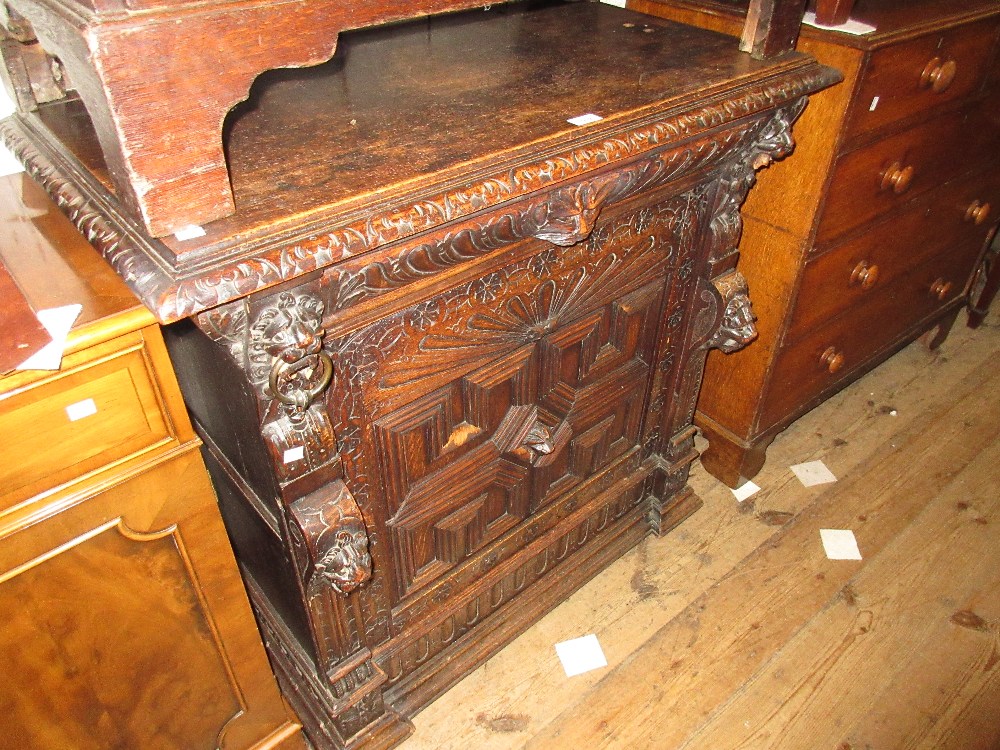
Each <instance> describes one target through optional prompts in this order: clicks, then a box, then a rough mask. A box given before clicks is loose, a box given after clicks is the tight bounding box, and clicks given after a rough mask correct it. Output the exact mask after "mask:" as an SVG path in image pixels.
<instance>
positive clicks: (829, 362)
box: [819, 346, 844, 375]
mask: <svg viewBox="0 0 1000 750" xmlns="http://www.w3.org/2000/svg"><path fill="white" fill-rule="evenodd" d="M819 361H820V362H821V363H822V365H823V366H824V367H825V368H826V369H827V372H829V373H830V374H831V375H832V374H833V373H835V372H837V370H839V369H840V368H841V367H843V366H844V355H843V354H842V353H841V352H838V351H837V349H836V348H835V347H832V346H828V347H827V348H826V351H824V352H823V353H822V354H821V355H819Z"/></svg>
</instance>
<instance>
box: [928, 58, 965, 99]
mask: <svg viewBox="0 0 1000 750" xmlns="http://www.w3.org/2000/svg"><path fill="white" fill-rule="evenodd" d="M956 72H958V64H957V63H956V62H955V61H954V60H948V61H947V62H943V61H942V60H941V58H940V57H934V58H931V60H930V61H929V62H928V63H927V64H926V65H925V66H924V69H923V71H921V73H920V88H922V89H928V88H929V89H930V90H931V91H933V92H934V93H935V94H940V93H941V92H942V91H945V90H946V89H947V88H948V87H949V86H951V82H952V81H954V80H955V73H956Z"/></svg>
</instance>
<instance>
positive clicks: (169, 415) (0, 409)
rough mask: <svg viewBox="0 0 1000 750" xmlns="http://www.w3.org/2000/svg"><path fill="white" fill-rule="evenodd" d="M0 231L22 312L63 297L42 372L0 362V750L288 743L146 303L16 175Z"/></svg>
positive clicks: (286, 720)
mask: <svg viewBox="0 0 1000 750" xmlns="http://www.w3.org/2000/svg"><path fill="white" fill-rule="evenodd" d="M0 230H2V233H3V237H4V242H3V246H2V247H0V258H2V260H3V262H4V264H5V265H6V266H7V267H8V269H9V270H10V271H11V273H12V275H13V276H14V278H15V279H17V281H18V283H19V284H20V286H21V288H22V289H23V290H24V292H25V294H26V295H27V297H28V299H29V300H30V302H31V303H32V304H33V305H34V307H35V308H36V309H45V308H51V307H61V306H63V305H73V304H79V305H80V306H81V311H80V314H79V317H78V318H77V320H76V323H75V324H74V326H73V328H72V330H71V331H70V335H69V338H68V340H67V344H66V352H65V356H64V358H63V361H62V366H61V367H60V368H59V369H58V370H53V371H47V370H44V371H43V370H27V371H19V372H18V371H16V372H12V373H8V374H7V375H4V376H3V377H0V612H2V616H3V622H4V625H3V628H2V629H0V674H3V683H2V684H0V710H2V712H3V716H4V721H3V732H2V734H0V747H3V748H10V750H36V749H37V750H50V749H51V748H70V747H72V748H79V749H80V750H89V749H92V750H103V749H104V748H109V747H136V748H138V747H184V748H205V749H206V750H207V749H208V748H230V749H231V750H236V749H237V748H245V749H246V750H249V748H258V749H261V750H263V748H279V747H280V748H284V749H286V750H290V749H291V748H302V747H304V743H303V739H302V735H301V727H300V725H299V724H298V722H297V721H294V720H292V719H291V718H290V713H289V712H288V710H287V709H286V707H285V704H284V702H283V701H282V699H281V696H280V694H279V692H278V688H277V685H276V683H275V680H274V676H273V674H272V673H271V671H270V668H269V665H268V662H267V657H266V655H265V652H264V649H263V647H262V645H261V642H260V636H259V635H258V633H257V629H256V627H255V624H254V619H253V615H252V613H251V610H250V606H249V602H248V601H247V596H246V593H245V591H244V589H243V585H242V582H241V580H240V575H239V570H238V568H237V567H236V562H235V560H234V558H233V554H232V551H231V549H230V548H229V545H228V541H227V537H226V531H225V528H224V527H223V523H222V518H221V516H220V514H219V509H218V506H217V504H216V499H215V495H214V493H213V491H212V486H211V484H210V481H209V477H208V472H207V471H206V470H205V464H204V463H203V462H202V460H201V456H200V455H199V452H198V447H199V441H198V439H197V438H196V437H195V435H194V432H193V430H192V429H191V424H190V422H189V420H188V418H187V414H186V412H185V409H184V404H183V402H182V401H181V396H180V391H179V389H178V386H177V381H176V379H175V378H174V376H173V370H172V369H171V367H170V362H169V360H168V359H167V353H166V349H165V347H164V345H163V339H162V337H161V335H160V330H159V326H158V325H157V323H156V321H155V319H154V318H153V316H152V314H151V313H150V312H149V311H148V310H146V309H145V308H144V307H142V305H141V304H140V303H139V302H138V300H136V299H135V297H134V296H133V295H132V294H131V292H129V290H128V288H127V287H126V286H125V285H124V284H123V283H122V281H121V280H120V279H119V278H118V277H117V276H116V275H115V274H114V273H113V272H112V271H111V269H110V268H109V267H108V266H107V264H106V263H105V262H104V261H103V260H102V259H101V257H100V256H99V255H98V254H97V253H96V252H95V251H94V249H93V248H92V247H90V246H89V245H88V244H87V243H86V241H85V240H84V239H83V238H82V237H81V236H80V235H79V234H78V233H77V232H76V230H75V229H74V228H73V226H72V225H71V224H70V223H69V222H68V221H67V220H66V219H65V218H64V217H63V216H62V215H61V214H60V213H59V212H58V210H57V209H56V207H55V206H54V205H53V204H52V203H51V202H50V201H49V200H48V198H47V197H46V196H45V194H44V193H43V192H42V190H41V189H40V188H39V187H37V186H36V185H35V184H34V183H33V182H32V181H31V180H29V179H24V180H23V182H22V179H21V177H20V176H18V177H7V178H2V179H0ZM3 322H4V324H6V323H7V321H3ZM4 335H5V336H7V335H11V332H9V331H5V333H4Z"/></svg>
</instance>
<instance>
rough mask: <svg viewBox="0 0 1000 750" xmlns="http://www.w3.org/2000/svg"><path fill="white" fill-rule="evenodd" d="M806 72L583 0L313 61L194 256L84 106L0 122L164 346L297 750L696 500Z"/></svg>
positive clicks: (242, 145) (267, 92)
mask: <svg viewBox="0 0 1000 750" xmlns="http://www.w3.org/2000/svg"><path fill="white" fill-rule="evenodd" d="M650 61H655V62H656V64H657V72H656V73H655V74H652V75H650V74H649V72H648V70H647V69H646V67H645V66H646V65H647V64H648V63H649V62H650ZM835 79H836V76H835V74H834V73H833V71H831V70H830V69H827V68H823V67H822V66H819V65H817V64H816V63H815V61H814V60H812V59H811V58H809V57H807V56H802V55H797V54H789V55H785V56H782V57H781V58H777V59H770V60H760V61H758V60H753V59H751V58H750V57H749V56H748V55H745V54H741V53H739V52H738V51H737V50H736V45H735V44H734V43H733V41H732V40H731V39H729V38H727V37H724V36H722V35H718V34H711V33H707V32H704V31H701V30H698V29H693V28H689V27H681V26H678V25H675V24H671V23H669V22H665V21H653V22H652V23H648V22H647V20H646V19H644V18H643V17H642V16H640V15H638V14H635V13H632V12H628V11H625V10H622V9H618V8H613V7H610V6H608V5H606V4H603V3H552V2H550V3H525V4H515V5H500V6H495V7H493V8H492V9H490V10H489V11H486V12H482V11H480V12H476V13H469V14H463V15H454V16H449V17H439V18H433V19H428V20H423V21H419V22H416V23H411V24H403V25H397V26H395V27H391V28H379V29H373V30H369V31H365V32H358V33H355V34H345V35H343V36H342V38H341V41H340V49H339V51H338V57H336V58H334V60H333V61H332V62H331V63H330V64H328V65H324V66H320V67H316V68H311V69H308V70H303V71H275V72H273V73H269V74H267V75H265V76H264V78H263V79H262V80H261V81H259V82H258V85H257V86H256V87H255V90H254V92H252V95H251V100H250V102H249V104H248V106H247V107H245V108H243V109H242V110H240V111H238V112H236V113H234V115H233V116H232V117H231V118H230V120H229V122H228V123H227V127H226V137H227V141H226V142H227V152H228V155H229V171H230V173H231V174H232V177H233V188H234V195H235V199H236V209H237V210H236V213H235V214H234V216H233V217H230V218H228V219H223V220H220V221H218V222H214V223H212V224H208V225H206V226H205V227H204V230H205V236H204V237H201V238H195V239H190V240H179V239H177V238H166V239H164V240H154V239H151V238H150V237H149V236H148V235H146V234H144V233H143V231H142V229H141V228H140V227H139V226H137V225H136V224H135V223H133V222H132V221H131V220H130V218H129V213H128V211H127V210H123V209H122V207H121V204H120V202H119V201H118V196H116V194H115V193H114V192H113V191H111V190H109V189H108V185H110V184H113V181H111V180H110V179H109V178H108V176H107V171H106V169H107V168H106V165H104V164H103V162H102V160H101V158H100V151H99V149H98V148H97V145H96V143H95V135H94V134H93V133H92V130H91V129H90V127H89V125H88V123H87V120H86V117H85V114H84V110H83V107H82V106H81V105H80V102H78V101H73V100H67V101H62V102H57V103H52V104H50V105H46V106H44V107H42V106H40V107H39V108H38V110H37V111H36V112H35V113H22V114H20V115H18V116H17V117H15V118H14V119H13V120H11V121H8V122H7V123H5V124H4V125H3V126H2V130H3V133H4V138H5V140H6V141H7V142H8V143H10V144H11V145H12V147H13V149H14V150H15V152H17V153H18V154H20V156H21V157H22V159H23V160H24V162H25V163H26V164H27V166H28V169H29V171H31V173H32V174H34V175H35V176H36V177H37V178H38V179H39V180H40V181H41V182H42V183H43V184H44V185H45V186H46V188H47V189H48V190H49V192H51V193H53V194H54V195H55V196H56V197H57V200H58V201H59V202H60V203H61V205H63V206H64V208H65V210H66V211H67V212H68V213H70V215H71V216H72V217H73V218H74V220H75V221H76V223H77V225H78V226H79V227H80V228H81V230H83V231H84V232H85V233H87V234H88V236H90V237H91V240H92V242H94V244H95V245H97V246H98V247H100V248H101V249H102V251H103V252H104V255H105V257H106V258H107V259H108V260H109V261H110V262H111V263H112V264H113V265H114V267H115V268H116V269H117V270H118V271H119V273H120V274H121V275H122V276H123V277H124V278H125V279H126V280H127V281H128V282H129V283H130V285H131V286H132V287H133V288H134V289H135V290H136V291H137V293H139V294H140V295H141V296H142V298H143V300H144V301H145V302H146V304H147V305H148V306H149V307H150V309H152V310H154V311H156V313H157V314H158V316H159V317H160V319H161V320H162V321H164V322H169V323H172V325H171V326H170V327H169V328H168V345H169V347H170V350H171V355H172V358H173V360H174V363H175V366H176V368H177V370H178V376H179V378H180V380H181V384H182V387H183V389H184V394H185V399H186V401H187V404H188V406H189V408H190V410H191V413H192V415H193V417H194V419H195V421H196V424H197V427H198V429H199V432H200V434H201V436H202V437H203V439H204V441H205V444H206V448H207V453H206V455H207V458H208V463H209V468H210V471H211V472H212V476H213V479H214V480H215V486H216V488H217V490H218V492H219V495H220V501H221V504H222V508H223V514H224V516H225V518H226V522H227V527H228V529H229V533H230V536H231V538H232V541H233V544H234V545H235V548H236V550H237V553H238V557H239V559H240V562H241V565H242V569H243V572H244V576H245V579H246V581H247V585H248V587H249V589H250V591H251V597H252V600H253V603H254V606H255V609H256V612H257V615H258V620H259V622H260V625H261V628H262V630H263V633H264V636H265V641H266V644H267V647H268V651H269V653H270V656H271V658H272V662H273V664H274V667H275V669H276V671H277V673H278V676H279V679H280V681H281V683H282V685H283V687H284V690H285V693H286V695H287V696H288V698H289V700H290V701H291V702H292V704H293V706H294V707H295V708H296V710H297V712H298V713H299V715H300V717H301V718H302V721H303V723H304V725H305V727H306V730H307V732H308V733H309V736H310V739H311V740H312V741H313V742H314V743H315V744H317V745H319V746H323V747H341V748H342V747H387V746H390V745H392V744H394V743H395V742H397V741H399V740H400V739H401V738H403V737H404V736H406V734H407V733H408V732H409V731H410V724H409V717H410V716H411V715H412V714H413V713H415V712H416V711H418V710H419V709H420V708H421V707H422V706H424V705H426V704H427V703H428V702H429V701H431V700H433V699H434V698H435V697H436V696H438V695H439V694H441V693H442V692H443V691H444V690H446V689H447V688H448V687H449V686H450V685H452V684H453V683H454V682H455V681H457V680H458V679H460V678H461V677H462V676H463V675H464V674H466V673H468V672H469V671H470V670H471V669H473V668H475V667H476V666H477V665H478V664H480V663H482V662H483V661H484V660H485V659H487V658H488V657H489V656H490V655H491V654H492V653H495V652H496V651H497V650H498V649H499V648H501V647H502V646H503V645H504V644H505V643H507V642H508V641H510V640H511V639H512V638H513V637H515V636H516V635H517V634H518V633H520V632H521V631H523V630H524V629H525V628H526V627H528V625H530V624H531V623H533V622H535V621H536V620H537V619H538V618H539V617H541V615H542V614H543V613H544V612H546V611H547V610H549V609H550V608H551V607H553V606H554V605H555V604H557V603H558V602H559V601H561V600H562V599H563V598H564V597H565V596H566V595H567V594H568V593H569V592H571V591H573V590H574V589H575V588H577V587H578V586H580V585H582V583H583V582H584V581H586V580H587V579H588V578H590V577H591V576H593V575H594V574H595V573H597V572H598V571H599V570H601V569H602V568H603V567H604V566H605V565H606V564H607V563H608V562H610V561H611V560H613V559H614V558H615V557H617V556H618V555H620V554H621V553H622V552H623V551H625V550H626V549H628V548H629V547H631V546H632V545H634V544H635V543H637V542H638V541H639V540H640V539H641V538H642V537H644V536H645V535H647V534H649V533H651V532H653V533H664V532H666V531H668V530H669V529H671V528H672V527H673V526H675V525H676V524H677V523H679V522H680V521H681V520H682V519H684V518H685V517H686V516H687V515H688V514H690V513H691V512H692V511H694V510H695V509H696V508H697V507H698V505H699V501H698V500H697V498H696V497H694V496H693V494H692V492H691V491H690V489H688V488H687V486H686V481H687V472H688V467H689V465H690V463H691V461H693V460H694V458H695V457H696V453H695V451H694V449H693V439H694V429H693V427H692V422H691V420H692V416H693V413H694V401H695V397H696V395H697V391H698V387H699V383H700V379H701V372H702V368H703V366H704V358H705V354H706V352H707V350H708V349H709V348H712V347H715V346H720V347H724V348H726V349H735V348H738V347H739V346H741V345H742V344H743V343H745V342H746V341H748V340H749V339H750V338H752V336H753V329H752V324H751V322H750V320H749V316H748V312H747V305H748V302H747V299H746V294H745V290H744V286H743V283H742V280H741V279H740V277H739V276H738V274H735V273H734V272H733V268H734V266H735V263H736V255H735V238H736V236H737V235H738V233H739V228H740V216H739V210H738V207H739V204H740V203H741V202H742V200H743V198H744V197H745V195H746V192H747V191H748V190H749V188H750V186H751V184H752V182H753V180H754V170H755V168H757V167H760V166H762V165H764V164H766V163H768V162H769V161H770V160H771V159H772V158H774V157H777V156H780V155H781V154H783V153H785V152H786V151H787V150H788V148H790V146H791V138H790V127H791V123H792V121H793V120H794V119H795V117H796V116H797V115H798V114H799V112H800V111H801V108H802V106H804V104H805V100H804V97H805V95H806V94H808V93H810V92H811V91H813V90H815V89H817V88H820V87H823V86H825V85H829V84H830V83H831V82H833V81H834V80H835ZM580 115H589V116H588V117H585V118H584V120H583V124H577V123H570V122H567V120H569V119H571V118H572V119H574V120H575V119H576V118H577V117H578V116H580ZM578 122H579V121H578Z"/></svg>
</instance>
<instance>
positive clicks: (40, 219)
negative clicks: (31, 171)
mask: <svg viewBox="0 0 1000 750" xmlns="http://www.w3.org/2000/svg"><path fill="white" fill-rule="evenodd" d="M0 236H2V237H3V242H0V263H3V265H4V266H5V267H6V268H7V270H8V271H9V272H10V275H11V276H12V277H13V278H14V279H15V281H16V282H17V285H18V287H19V288H20V289H21V291H22V292H23V293H24V296H25V298H26V299H27V301H28V302H29V303H30V305H31V307H32V309H34V310H35V311H38V310H45V309H48V308H52V307H63V306H65V305H73V304H79V305H80V306H81V308H82V309H81V311H80V315H79V316H78V317H77V319H76V322H75V323H74V325H73V329H72V331H71V333H70V339H69V341H68V345H67V351H73V350H76V349H79V348H82V346H86V345H90V344H92V343H96V341H97V340H100V339H101V338H106V337H110V336H112V335H116V333H120V332H122V328H123V326H124V327H125V328H132V329H134V328H138V327H141V326H143V325H149V324H150V323H152V322H154V320H153V316H152V315H151V314H150V313H149V311H148V310H146V309H145V308H144V307H143V306H142V305H141V304H140V302H139V300H137V299H136V297H135V295H134V294H132V292H131V291H129V288H128V287H127V286H126V285H125V282H124V281H122V279H121V278H119V276H118V275H117V274H115V272H114V271H113V270H112V269H111V268H110V267H109V266H108V264H107V263H106V262H105V261H104V260H103V259H102V258H101V256H100V255H99V254H98V253H97V252H96V251H95V250H94V248H93V247H91V246H90V244H89V243H88V242H87V241H86V240H85V239H84V238H83V236H82V235H81V234H80V233H79V232H78V231H77V230H76V228H75V227H74V226H73V225H72V224H71V223H70V222H69V220H68V219H67V218H66V217H65V216H63V215H62V213H61V212H60V211H59V209H58V208H56V206H55V205H54V204H53V203H52V201H51V200H49V197H48V196H47V195H46V194H45V192H44V191H43V190H42V189H41V188H40V187H39V186H38V185H37V184H35V182H34V181H32V180H31V179H30V178H28V177H27V176H26V175H24V174H19V175H10V176H7V177H0ZM3 323H4V321H0V329H2V327H3Z"/></svg>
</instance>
